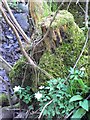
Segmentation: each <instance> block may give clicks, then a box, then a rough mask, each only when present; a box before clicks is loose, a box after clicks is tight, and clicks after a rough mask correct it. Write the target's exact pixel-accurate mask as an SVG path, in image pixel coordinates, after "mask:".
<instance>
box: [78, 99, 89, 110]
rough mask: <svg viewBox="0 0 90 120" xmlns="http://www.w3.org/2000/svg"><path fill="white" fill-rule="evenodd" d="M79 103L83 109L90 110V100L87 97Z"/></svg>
mask: <svg viewBox="0 0 90 120" xmlns="http://www.w3.org/2000/svg"><path fill="white" fill-rule="evenodd" d="M79 105H80V106H81V107H82V108H83V109H85V110H86V111H88V110H89V103H88V100H86V99H85V100H84V101H80V102H79Z"/></svg>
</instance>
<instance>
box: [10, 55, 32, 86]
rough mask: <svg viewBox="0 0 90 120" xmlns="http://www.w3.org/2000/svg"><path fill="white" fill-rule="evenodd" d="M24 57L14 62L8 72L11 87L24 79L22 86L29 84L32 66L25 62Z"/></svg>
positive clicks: (30, 82) (19, 83)
mask: <svg viewBox="0 0 90 120" xmlns="http://www.w3.org/2000/svg"><path fill="white" fill-rule="evenodd" d="M26 62H27V61H26V58H25V57H23V56H22V57H21V58H20V59H19V60H18V61H17V62H16V64H15V65H14V66H13V69H12V70H11V72H10V73H9V78H10V80H11V83H12V87H14V86H18V85H21V84H22V81H23V79H24V81H25V82H24V86H27V85H31V84H32V81H31V75H32V71H33V70H32V68H31V67H30V65H28V64H26Z"/></svg>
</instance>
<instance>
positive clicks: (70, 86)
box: [38, 68, 90, 119]
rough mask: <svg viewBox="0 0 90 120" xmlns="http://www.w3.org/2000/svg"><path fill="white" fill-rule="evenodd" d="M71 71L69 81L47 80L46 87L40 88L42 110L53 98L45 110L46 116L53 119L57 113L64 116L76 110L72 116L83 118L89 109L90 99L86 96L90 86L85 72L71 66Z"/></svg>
mask: <svg viewBox="0 0 90 120" xmlns="http://www.w3.org/2000/svg"><path fill="white" fill-rule="evenodd" d="M69 72H70V77H69V79H68V81H67V82H65V79H62V78H57V79H52V80H50V81H48V82H47V86H46V87H44V88H43V89H40V93H41V94H42V97H41V98H40V99H39V100H38V101H39V102H40V104H39V105H40V110H41V111H42V109H43V107H44V106H45V105H46V104H47V103H49V101H51V100H52V102H51V103H50V104H49V105H48V106H47V107H46V108H45V110H44V112H43V116H45V117H46V118H51V119H52V118H53V117H54V116H55V115H56V116H57V117H59V118H63V117H65V116H68V115H69V114H70V113H71V112H72V111H75V112H73V116H72V117H71V118H76V117H77V118H82V117H83V116H84V115H85V114H86V112H87V111H89V104H88V102H89V101H88V100H86V99H85V97H86V93H88V92H89V90H90V88H89V87H88V86H87V85H86V84H85V83H84V81H83V79H84V78H85V72H84V71H83V70H82V69H81V70H74V69H73V68H70V70H69ZM64 82H65V83H64ZM79 113H80V114H79Z"/></svg>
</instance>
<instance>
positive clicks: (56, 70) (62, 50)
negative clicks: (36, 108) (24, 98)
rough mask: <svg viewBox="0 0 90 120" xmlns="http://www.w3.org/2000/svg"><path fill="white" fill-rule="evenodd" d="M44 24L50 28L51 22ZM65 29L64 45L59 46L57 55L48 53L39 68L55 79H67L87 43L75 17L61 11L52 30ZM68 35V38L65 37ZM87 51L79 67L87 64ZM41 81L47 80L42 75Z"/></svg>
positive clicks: (56, 51) (56, 50) (44, 55)
mask: <svg viewBox="0 0 90 120" xmlns="http://www.w3.org/2000/svg"><path fill="white" fill-rule="evenodd" d="M44 22H45V23H44V24H45V25H46V26H49V23H50V21H45V20H44ZM62 27H63V28H64V29H63V30H64V31H63V34H61V37H62V45H59V47H58V48H56V49H55V53H54V54H52V53H51V52H50V51H46V52H45V53H44V54H43V55H42V57H41V59H40V63H39V66H40V67H41V68H43V69H44V70H46V71H47V72H48V73H50V74H51V75H52V76H54V77H55V78H57V77H61V78H65V77H67V75H68V73H69V72H68V70H69V69H70V67H73V66H74V64H75V62H76V60H77V59H78V57H79V55H80V53H81V51H82V48H83V46H84V43H85V36H84V32H83V31H82V30H81V29H80V28H79V27H78V25H77V24H76V23H75V22H74V17H73V15H72V14H71V13H70V12H68V11H66V10H61V11H59V13H58V14H57V16H56V18H55V21H54V22H53V23H52V25H51V28H54V29H56V28H57V29H60V28H62ZM63 35H66V37H63ZM87 52H88V51H87V49H86V50H85V52H84V53H83V56H82V57H81V59H80V61H79V63H78V65H77V67H80V66H81V65H83V64H84V63H86V62H87V60H88V56H87ZM40 80H41V81H44V80H47V78H46V77H45V76H43V75H40Z"/></svg>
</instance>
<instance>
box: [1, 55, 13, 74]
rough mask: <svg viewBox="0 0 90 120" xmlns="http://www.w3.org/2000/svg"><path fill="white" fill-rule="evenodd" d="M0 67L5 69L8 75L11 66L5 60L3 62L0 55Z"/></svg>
mask: <svg viewBox="0 0 90 120" xmlns="http://www.w3.org/2000/svg"><path fill="white" fill-rule="evenodd" d="M0 66H1V67H2V68H3V69H5V71H6V72H7V73H9V72H10V71H11V69H12V66H11V65H10V64H9V63H8V62H7V61H6V60H4V59H3V58H2V56H1V55H0Z"/></svg>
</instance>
